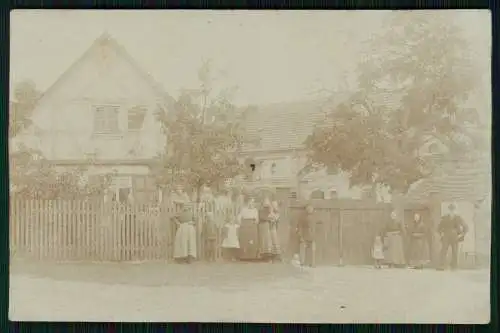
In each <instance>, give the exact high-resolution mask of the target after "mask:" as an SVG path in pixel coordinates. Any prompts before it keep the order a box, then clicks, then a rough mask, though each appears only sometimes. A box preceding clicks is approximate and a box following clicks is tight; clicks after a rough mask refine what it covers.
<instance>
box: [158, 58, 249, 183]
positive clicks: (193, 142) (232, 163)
mask: <svg viewBox="0 0 500 333" xmlns="http://www.w3.org/2000/svg"><path fill="white" fill-rule="evenodd" d="M198 78H199V81H200V85H199V87H197V88H195V89H189V90H185V91H184V92H183V93H182V94H181V96H180V97H179V98H178V99H177V100H176V101H175V103H173V105H171V106H170V107H166V108H164V110H161V112H159V118H160V121H161V123H162V125H163V129H164V132H165V134H166V136H167V143H168V144H167V149H166V151H165V153H164V154H163V155H162V156H161V163H160V165H161V167H160V168H159V169H158V170H157V175H158V179H159V180H160V182H162V183H164V184H172V183H181V184H183V185H185V186H186V187H187V188H189V189H191V190H194V191H199V190H200V188H201V187H202V186H204V185H220V184H221V183H222V182H224V181H225V180H226V179H230V178H233V177H235V176H237V175H239V174H241V173H242V172H245V171H247V170H245V167H244V165H243V164H242V163H240V161H239V159H238V153H239V152H240V150H241V149H242V147H243V145H244V144H245V143H248V142H251V141H254V140H252V139H251V138H250V136H249V135H247V132H246V129H245V117H246V115H247V112H252V107H249V108H243V109H241V108H238V107H236V106H235V105H234V104H233V103H232V101H231V98H232V93H233V92H234V89H226V90H223V91H216V89H215V88H214V70H213V66H212V65H211V62H209V61H206V62H204V63H203V65H202V66H201V68H200V69H199V71H198Z"/></svg>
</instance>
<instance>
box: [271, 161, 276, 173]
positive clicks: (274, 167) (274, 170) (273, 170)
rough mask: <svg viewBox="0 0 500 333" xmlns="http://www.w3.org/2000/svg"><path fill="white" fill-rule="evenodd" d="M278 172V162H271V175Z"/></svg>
mask: <svg viewBox="0 0 500 333" xmlns="http://www.w3.org/2000/svg"><path fill="white" fill-rule="evenodd" d="M275 174H276V163H273V164H271V175H273V176H274V175H275Z"/></svg>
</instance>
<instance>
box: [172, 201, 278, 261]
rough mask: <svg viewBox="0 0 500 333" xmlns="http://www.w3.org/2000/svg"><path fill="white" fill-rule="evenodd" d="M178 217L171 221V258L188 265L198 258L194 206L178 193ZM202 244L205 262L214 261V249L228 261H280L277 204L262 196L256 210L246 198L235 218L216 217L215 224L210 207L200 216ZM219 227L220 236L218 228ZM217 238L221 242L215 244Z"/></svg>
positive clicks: (215, 252) (231, 216) (227, 214)
mask: <svg viewBox="0 0 500 333" xmlns="http://www.w3.org/2000/svg"><path fill="white" fill-rule="evenodd" d="M177 196H178V197H179V198H176V200H175V201H174V202H175V203H176V208H177V214H176V215H175V216H173V218H172V222H173V223H174V226H175V237H174V248H173V250H174V251H173V256H174V259H175V260H176V261H177V262H179V263H191V262H193V261H194V260H195V259H196V258H197V253H198V251H197V228H196V222H195V216H194V209H193V208H194V206H193V204H192V203H191V202H189V201H188V200H187V197H186V196H184V195H180V194H179V193H178V194H177ZM201 214H202V215H203V216H202V218H201V219H198V221H201V223H202V224H201V226H200V227H201V228H200V229H198V230H201V237H200V239H201V241H202V243H203V255H204V259H205V260H207V261H215V260H216V259H217V249H218V247H219V246H220V247H221V248H222V256H223V258H224V259H225V260H228V261H237V260H263V261H273V262H274V261H280V260H281V249H280V246H279V240H278V232H277V229H278V225H279V220H280V213H279V205H278V203H277V201H271V199H270V198H269V197H264V199H263V200H262V202H261V203H260V206H259V207H256V205H255V201H254V199H253V198H252V197H250V196H246V197H245V198H244V201H243V205H242V207H241V208H240V209H239V212H238V214H237V215H236V216H234V215H233V214H229V213H226V214H219V216H218V218H219V219H223V221H217V220H216V217H215V214H214V212H213V208H207V209H204V210H203V211H202V213H201ZM221 226H222V234H221V235H222V237H221V238H219V228H220V227H221ZM218 239H221V240H222V241H221V242H220V244H219V242H218Z"/></svg>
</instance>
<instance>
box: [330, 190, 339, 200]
mask: <svg viewBox="0 0 500 333" xmlns="http://www.w3.org/2000/svg"><path fill="white" fill-rule="evenodd" d="M338 198H339V194H338V193H337V191H335V190H332V191H330V199H338Z"/></svg>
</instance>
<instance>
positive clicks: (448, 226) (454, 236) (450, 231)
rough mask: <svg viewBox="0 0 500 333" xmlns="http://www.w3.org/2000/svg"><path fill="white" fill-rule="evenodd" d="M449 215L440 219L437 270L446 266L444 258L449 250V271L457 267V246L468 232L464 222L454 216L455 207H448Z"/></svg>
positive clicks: (451, 205)
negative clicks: (439, 245)
mask: <svg viewBox="0 0 500 333" xmlns="http://www.w3.org/2000/svg"><path fill="white" fill-rule="evenodd" d="M448 210H449V213H448V214H447V215H445V216H443V218H442V219H441V222H440V223H439V226H438V232H439V234H440V236H441V253H440V256H439V268H438V269H440V270H444V269H445V266H446V256H447V254H448V249H449V248H451V264H450V268H451V269H456V268H457V265H458V244H459V243H460V242H462V241H463V240H464V237H465V235H466V234H467V232H468V231H469V230H468V229H469V228H468V227H467V224H465V222H464V220H463V219H462V218H461V217H460V216H458V215H457V214H456V206H455V205H454V204H450V205H449V206H448Z"/></svg>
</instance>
